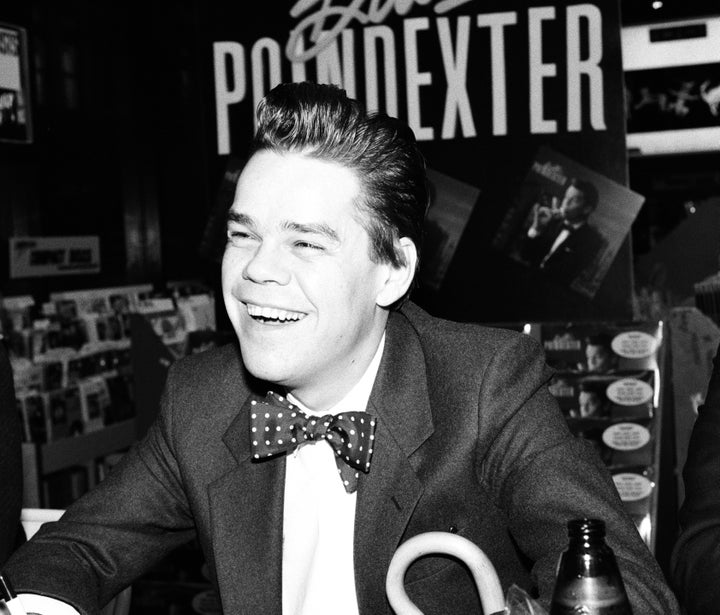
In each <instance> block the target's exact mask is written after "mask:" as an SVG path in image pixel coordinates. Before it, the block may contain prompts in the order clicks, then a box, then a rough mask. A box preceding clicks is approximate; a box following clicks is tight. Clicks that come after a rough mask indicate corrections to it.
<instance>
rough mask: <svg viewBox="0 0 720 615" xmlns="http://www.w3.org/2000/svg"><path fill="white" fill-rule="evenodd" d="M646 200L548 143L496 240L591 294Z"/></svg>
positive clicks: (511, 254) (520, 259) (517, 255)
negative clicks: (549, 145)
mask: <svg viewBox="0 0 720 615" xmlns="http://www.w3.org/2000/svg"><path fill="white" fill-rule="evenodd" d="M644 200H645V199H644V197H643V196H642V195H640V194H637V193H635V192H633V191H631V190H629V189H628V188H626V187H624V186H622V185H620V184H618V183H617V182H614V181H612V180H611V179H609V178H608V177H605V176H603V175H600V174H599V173H596V172H594V171H593V170H591V169H589V168H587V167H585V166H584V165H582V164H579V163H578V162H576V161H574V160H571V159H569V158H567V157H565V156H562V155H560V154H559V153H558V152H555V151H553V150H552V149H550V148H546V147H543V148H541V149H540V151H539V152H538V154H537V156H536V157H535V158H534V160H533V161H532V164H531V166H530V169H529V170H528V173H527V175H526V176H525V178H524V180H523V182H522V183H521V185H520V188H519V190H518V192H517V194H516V195H515V197H514V199H513V202H512V204H511V205H510V206H509V207H508V210H507V212H506V214H505V218H504V219H503V222H502V225H501V226H500V228H499V229H498V231H497V233H496V235H495V237H494V239H493V245H494V246H495V247H496V248H497V249H498V250H501V251H503V252H504V253H506V254H507V255H508V256H509V257H510V258H512V259H514V260H515V261H517V262H519V263H521V264H523V265H525V266H527V267H531V268H533V269H534V270H535V271H537V272H538V274H539V275H543V276H546V277H548V278H549V279H552V280H553V281H555V282H556V283H558V284H562V285H563V286H566V287H568V288H570V289H572V290H574V291H576V292H578V293H580V294H582V295H584V296H586V297H589V298H592V297H594V296H595V293H596V292H597V290H598V288H599V287H600V284H601V283H602V281H603V279H604V278H605V276H606V274H607V272H608V269H609V267H610V265H611V264H612V262H613V260H614V259H615V257H616V255H617V253H618V250H619V249H620V246H621V245H622V242H623V241H624V240H625V238H626V237H627V236H628V234H629V233H630V227H631V225H632V223H633V221H634V220H635V218H636V217H637V214H638V212H639V211H640V207H641V206H642V204H643V201H644Z"/></svg>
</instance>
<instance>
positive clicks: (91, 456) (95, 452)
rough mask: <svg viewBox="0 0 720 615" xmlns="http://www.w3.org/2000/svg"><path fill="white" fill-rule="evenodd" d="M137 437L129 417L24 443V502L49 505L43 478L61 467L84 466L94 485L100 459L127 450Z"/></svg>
mask: <svg viewBox="0 0 720 615" xmlns="http://www.w3.org/2000/svg"><path fill="white" fill-rule="evenodd" d="M136 439H137V427H136V421H135V419H128V420H125V421H122V422H119V423H115V424H113V425H108V426H107V427H105V428H103V429H100V430H98V431H94V432H91V433H87V434H82V435H78V436H73V437H71V438H63V439H61V440H57V441H55V442H48V443H46V444H35V443H32V442H25V443H23V445H22V457H23V475H24V479H23V506H25V507H28V508H40V507H43V506H47V502H46V501H45V500H46V497H45V494H44V488H43V482H44V481H45V480H46V479H47V478H48V476H49V475H51V474H53V473H55V472H59V471H61V470H67V469H70V468H74V467H84V468H85V469H86V471H87V481H88V485H87V486H88V488H90V487H92V486H94V485H95V484H96V482H97V468H96V462H97V460H98V459H101V458H103V457H105V456H107V455H110V454H112V453H119V452H123V451H125V450H127V449H128V448H129V447H130V446H131V445H132V444H133V442H135V440H136Z"/></svg>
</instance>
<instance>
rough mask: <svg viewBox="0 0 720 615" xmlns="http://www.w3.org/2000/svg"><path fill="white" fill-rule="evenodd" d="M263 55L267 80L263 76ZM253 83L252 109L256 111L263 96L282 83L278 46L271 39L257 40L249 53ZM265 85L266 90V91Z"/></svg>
mask: <svg viewBox="0 0 720 615" xmlns="http://www.w3.org/2000/svg"><path fill="white" fill-rule="evenodd" d="M263 55H265V56H267V69H268V70H267V73H268V74H267V78H266V75H265V62H263ZM250 64H251V66H252V76H253V78H252V82H253V109H257V106H258V104H259V103H260V101H261V100H262V98H263V96H265V94H266V93H267V92H268V91H269V90H271V89H272V88H274V87H275V86H276V85H278V84H279V83H280V82H281V81H282V76H281V73H280V45H278V43H277V41H275V40H273V39H271V38H267V37H265V38H261V39H258V40H257V41H256V42H255V44H254V45H253V47H252V50H251V52H250ZM266 84H267V89H266V87H265V86H266Z"/></svg>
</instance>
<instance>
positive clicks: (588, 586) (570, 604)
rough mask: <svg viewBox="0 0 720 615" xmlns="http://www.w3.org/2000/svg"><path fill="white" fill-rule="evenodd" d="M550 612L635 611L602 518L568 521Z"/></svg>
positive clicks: (622, 614)
mask: <svg viewBox="0 0 720 615" xmlns="http://www.w3.org/2000/svg"><path fill="white" fill-rule="evenodd" d="M567 527H568V538H569V544H568V548H567V550H566V551H564V552H563V553H562V555H561V556H560V561H559V562H558V568H557V579H556V581H555V591H554V592H553V597H552V602H551V603H550V615H632V609H631V608H630V602H629V601H628V597H627V594H626V592H625V585H623V582H622V577H621V576H620V570H619V569H618V565H617V562H616V561H615V554H614V553H613V551H612V549H611V548H610V547H609V546H608V545H607V544H606V543H605V522H604V521H601V520H600V519H573V520H571V521H568V524H567Z"/></svg>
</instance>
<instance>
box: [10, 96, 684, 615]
mask: <svg viewBox="0 0 720 615" xmlns="http://www.w3.org/2000/svg"><path fill="white" fill-rule="evenodd" d="M427 204H428V190H427V178H426V168H425V160H424V157H423V156H422V154H421V152H420V150H419V148H418V146H417V144H416V141H415V136H414V134H413V132H412V130H410V128H409V127H408V126H407V125H405V124H403V123H401V122H400V121H398V120H397V119H395V118H391V117H388V116H387V115H385V114H382V113H378V114H374V113H371V114H368V113H366V112H365V111H364V110H363V108H362V106H361V105H360V104H359V103H358V102H357V101H354V100H352V99H350V98H348V97H347V96H346V94H345V92H344V91H342V90H340V89H339V88H337V87H335V86H328V85H317V84H313V83H299V84H298V83H293V84H281V85H279V86H277V87H275V88H274V89H273V90H271V91H270V92H269V93H268V95H267V96H266V97H265V99H264V100H263V101H262V102H261V103H260V106H259V111H258V128H257V131H256V133H255V141H254V147H253V150H252V151H251V154H250V157H249V159H248V162H247V164H246V165H245V168H244V169H243V171H242V173H241V174H240V177H239V179H238V182H237V187H236V191H235V195H234V200H233V203H232V205H231V207H230V210H229V212H228V216H227V235H226V247H225V252H224V256H223V263H222V287H223V298H224V301H225V307H226V309H227V312H228V317H229V319H230V322H231V323H232V326H233V329H234V331H235V334H236V338H237V339H236V340H234V341H233V343H230V344H227V345H224V346H221V347H219V348H215V349H211V350H208V351H207V352H202V353H199V354H194V355H190V356H186V357H184V358H182V359H180V360H178V361H176V362H175V363H173V365H172V366H171V367H170V369H169V372H168V376H167V381H166V383H165V392H164V395H163V400H162V407H161V410H160V412H159V415H158V417H157V419H156V421H155V422H154V423H153V425H152V426H151V427H150V429H149V430H148V432H147V435H146V436H145V437H144V439H143V440H142V441H140V442H139V443H137V444H136V445H135V446H134V447H133V448H132V449H131V450H130V451H129V452H128V453H126V454H125V456H124V457H123V459H122V461H121V462H120V463H119V464H118V465H117V466H115V467H114V468H113V470H112V472H110V474H109V475H108V477H107V478H105V479H104V480H103V481H102V482H101V483H99V485H98V486H97V487H96V488H95V489H94V490H93V491H91V492H89V493H88V494H87V495H85V496H84V497H82V498H80V500H78V501H77V502H75V503H74V504H73V505H72V506H70V507H69V508H68V510H67V511H66V513H65V515H64V516H63V518H62V519H61V520H60V521H59V522H57V523H54V524H50V525H46V526H44V527H43V528H41V530H40V532H38V534H36V536H35V537H34V538H33V539H32V540H31V541H29V543H28V544H26V545H25V546H24V547H23V548H21V549H20V550H19V551H17V552H16V553H15V554H14V556H13V558H12V559H11V560H10V562H9V564H8V566H7V568H6V570H5V572H6V573H7V574H8V576H9V577H10V579H11V581H12V582H13V584H14V586H15V589H16V590H17V591H18V593H20V598H21V600H24V601H27V605H28V610H35V611H36V612H39V613H43V614H44V613H52V614H55V613H60V612H61V611H59V610H57V609H56V610H53V609H54V607H56V606H57V604H55V605H47V603H46V600H54V602H55V603H57V602H61V603H64V607H65V608H66V610H65V611H62V612H65V613H76V612H79V613H81V614H82V615H85V614H88V613H96V612H97V611H98V607H99V606H100V605H102V604H103V603H104V602H107V600H108V599H110V598H111V597H112V596H113V595H114V594H116V593H117V592H118V591H120V590H122V589H123V588H124V587H125V586H127V585H128V584H130V583H132V582H133V580H134V579H136V578H138V576H140V575H142V574H143V572H144V571H146V570H148V568H149V567H150V566H152V565H153V564H154V563H155V562H157V561H158V560H159V559H160V558H162V557H163V556H165V555H168V554H170V553H171V552H172V550H173V549H174V548H176V547H178V546H180V545H182V544H184V543H187V542H188V541H190V540H193V539H197V540H198V541H199V543H200V545H201V547H202V550H203V555H204V557H205V558H206V562H207V567H208V574H209V577H210V579H211V581H212V583H213V585H214V587H215V588H216V590H217V593H218V595H219V598H220V602H221V604H222V610H223V612H224V613H225V614H226V615H259V614H261V613H262V614H268V615H281V614H282V615H336V614H341V615H390V614H391V607H390V604H389V602H388V599H387V596H386V590H385V581H386V575H387V571H388V567H389V563H390V561H391V559H392V557H393V554H394V553H395V552H396V549H397V548H398V547H399V545H400V544H402V543H404V542H405V541H407V540H408V539H409V538H411V537H413V536H416V535H418V534H422V533H425V532H429V531H438V530H439V531H443V532H448V533H456V534H458V535H460V536H462V537H464V538H466V539H468V540H470V541H471V542H473V543H474V544H475V545H478V546H479V547H480V548H481V549H482V550H483V551H484V552H485V554H486V555H487V557H488V558H489V559H490V561H491V562H492V564H493V566H494V568H495V570H496V571H497V574H498V577H499V579H500V584H501V587H502V588H503V590H507V589H508V588H509V587H510V586H511V585H513V584H516V585H519V586H520V587H522V588H523V589H525V590H526V591H528V592H533V593H536V594H537V595H539V599H540V600H541V602H542V603H543V604H545V605H547V604H548V603H549V601H550V597H551V595H552V591H553V586H554V583H555V569H556V564H557V561H558V557H559V555H560V553H561V552H562V551H563V550H564V549H565V547H566V546H567V522H568V520H569V519H574V518H579V517H584V516H598V517H600V518H602V519H603V520H604V521H605V523H606V525H607V528H608V531H607V536H608V543H609V544H610V546H611V547H612V549H613V550H614V551H615V554H616V556H617V559H618V563H619V566H620V570H621V571H622V575H623V581H624V584H625V586H626V588H627V590H628V595H629V597H630V600H631V603H632V607H633V610H634V612H635V613H643V614H650V613H654V614H657V615H661V614H662V615H672V614H675V613H677V612H678V609H677V604H676V601H675V599H674V596H673V594H672V592H671V591H670V589H669V588H668V587H667V584H666V583H665V581H664V580H663V578H662V572H661V570H660V568H659V566H658V565H657V562H656V561H655V560H654V558H653V556H652V554H651V552H650V551H649V549H648V548H647V546H646V545H645V544H644V543H643V542H642V539H641V537H640V534H639V533H638V531H637V528H636V527H635V525H634V523H633V521H632V519H631V518H630V517H629V516H628V514H627V512H626V511H625V509H624V508H623V505H622V502H621V501H620V498H619V496H618V493H617V490H616V488H615V486H614V484H613V482H612V479H611V477H610V475H609V473H608V471H607V469H606V468H605V467H604V466H602V464H601V462H600V460H599V459H598V458H597V457H596V456H594V455H592V454H590V451H589V450H588V447H587V443H582V442H580V441H579V440H578V439H577V438H574V437H573V436H572V434H571V433H570V431H569V429H568V426H567V423H566V421H565V418H564V417H563V416H562V414H561V412H560V409H559V407H558V405H557V402H556V401H555V399H554V398H553V397H552V395H551V394H550V392H549V390H548V387H547V383H548V381H549V379H550V378H551V376H552V372H551V370H550V369H549V367H548V366H547V364H546V362H545V356H544V354H543V352H542V348H541V346H540V345H539V343H538V342H537V341H536V340H534V339H533V338H531V337H530V336H528V335H524V334H523V333H519V332H515V331H510V330H502V329H499V328H494V327H484V326H481V325H478V324H467V323H466V324H463V323H457V322H450V321H448V320H443V319H440V318H436V317H434V316H432V315H430V314H428V313H427V312H425V311H424V310H422V309H421V308H420V307H418V306H416V305H414V304H413V303H412V301H410V300H409V299H408V295H409V293H410V291H411V288H412V283H413V279H414V277H415V275H416V271H417V266H418V262H419V252H420V247H421V244H422V235H423V220H424V215H425V212H426V209H427ZM404 584H405V589H406V591H407V593H408V595H409V596H410V598H411V600H412V601H413V602H414V603H415V604H416V605H417V607H418V608H419V609H420V610H421V611H422V612H423V613H425V614H426V615H440V614H443V615H466V614H467V613H475V612H480V608H481V607H480V604H479V601H478V596H477V589H476V587H475V584H474V582H473V580H472V577H471V576H470V575H469V574H468V572H467V569H466V568H465V567H464V566H462V564H461V563H459V562H457V561H454V560H452V559H450V558H447V557H442V556H433V555H432V554H429V555H428V556H427V557H423V558H421V560H419V561H417V562H416V563H414V564H413V565H412V566H410V568H409V570H408V572H407V574H406V576H405V578H404ZM41 599H45V600H42V602H43V603H44V604H41V603H40V602H41ZM31 601H32V604H33V605H37V606H33V608H32V609H31V608H29V605H30V604H31ZM70 605H72V606H70ZM67 609H71V610H67ZM486 615H489V614H486Z"/></svg>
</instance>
